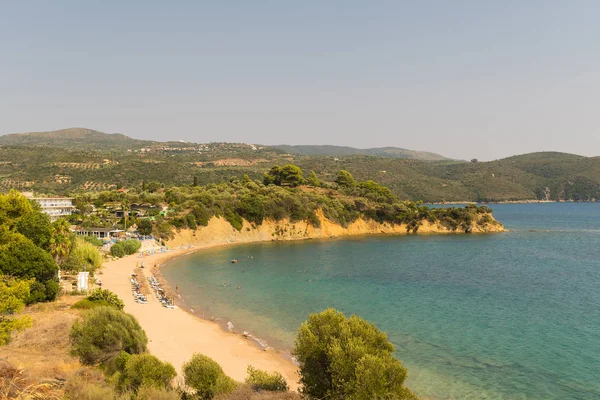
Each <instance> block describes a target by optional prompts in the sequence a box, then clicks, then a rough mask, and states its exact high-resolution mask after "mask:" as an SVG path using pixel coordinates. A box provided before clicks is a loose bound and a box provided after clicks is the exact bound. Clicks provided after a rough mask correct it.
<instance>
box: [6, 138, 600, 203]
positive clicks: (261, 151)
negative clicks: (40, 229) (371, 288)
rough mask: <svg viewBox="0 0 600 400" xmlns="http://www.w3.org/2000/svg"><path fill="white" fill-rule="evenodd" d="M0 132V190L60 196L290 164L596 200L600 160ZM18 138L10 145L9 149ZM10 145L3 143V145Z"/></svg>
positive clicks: (425, 194) (458, 197)
mask: <svg viewBox="0 0 600 400" xmlns="http://www.w3.org/2000/svg"><path fill="white" fill-rule="evenodd" d="M67 131H68V132H67V133H65V131H60V132H61V133H56V132H54V133H44V134H26V135H23V136H12V135H9V136H4V137H0V190H2V191H7V190H9V189H10V188H17V189H20V190H35V191H39V192H46V193H57V194H64V193H70V192H79V191H99V190H108V189H115V188H119V187H130V186H137V185H140V184H141V182H142V181H145V182H147V183H149V182H152V181H156V182H160V183H162V184H164V185H166V186H175V185H184V184H191V183H192V182H193V181H194V178H196V179H197V181H198V183H199V184H208V183H221V182H227V181H229V180H230V179H231V178H233V177H240V176H242V175H244V174H247V175H248V176H249V177H250V178H252V179H261V178H262V175H263V174H264V173H265V172H266V171H268V170H269V169H270V168H271V167H272V166H273V165H275V164H279V165H284V164H288V163H293V164H296V165H298V166H300V167H301V168H302V169H303V170H304V171H305V176H307V175H308V173H309V172H310V171H311V170H314V171H315V172H316V173H317V175H318V177H319V179H320V180H322V181H324V182H333V181H334V180H335V177H336V174H337V172H338V171H340V170H348V171H350V172H351V173H352V174H353V175H354V176H355V177H356V178H357V179H359V180H361V181H366V180H368V179H372V180H375V181H377V182H381V183H382V184H384V185H386V186H387V187H389V188H390V189H391V190H392V191H393V192H394V193H395V194H396V195H397V196H399V197H400V198H401V199H410V200H423V201H426V202H440V201H490V202H492V201H518V200H534V199H538V200H546V199H549V200H574V201H593V200H596V199H600V157H582V156H578V155H573V154H565V153H552V152H545V153H532V154H524V155H519V156H514V157H509V158H505V159H502V160H497V161H491V162H463V161H451V160H450V161H422V160H413V159H402V158H392V157H376V156H367V155H347V156H335V157H334V156H322V155H292V154H286V153H285V152H284V151H282V150H280V149H274V148H272V147H267V146H255V145H248V144H241V143H208V144H194V143H180V142H169V143H161V142H151V141H140V140H136V139H131V138H128V137H126V136H123V135H108V134H102V133H99V132H95V131H89V130H67ZM16 143H18V145H16ZM9 144H10V145H9Z"/></svg>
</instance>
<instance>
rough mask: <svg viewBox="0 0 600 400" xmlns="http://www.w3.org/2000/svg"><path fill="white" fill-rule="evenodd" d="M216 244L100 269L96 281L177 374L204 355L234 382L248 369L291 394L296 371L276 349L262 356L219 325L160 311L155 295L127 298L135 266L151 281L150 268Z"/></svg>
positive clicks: (179, 311) (174, 311)
mask: <svg viewBox="0 0 600 400" xmlns="http://www.w3.org/2000/svg"><path fill="white" fill-rule="evenodd" d="M208 247H214V245H212V246H211V245H206V246H197V247H195V248H194V249H192V250H189V249H186V250H171V251H169V252H167V253H160V254H155V255H151V256H147V257H144V258H143V259H142V258H138V255H132V256H128V257H124V258H121V259H119V260H116V261H111V262H107V263H105V264H104V269H103V273H102V275H100V278H101V280H102V282H103V287H104V288H105V289H109V290H111V291H113V292H115V293H116V294H117V295H118V296H119V297H120V298H121V299H123V302H124V303H125V311H126V312H128V313H130V314H132V315H134V316H135V317H136V318H137V319H138V321H139V322H140V324H141V326H142V327H143V328H144V330H145V331H146V334H147V335H148V349H149V350H150V352H151V353H152V354H154V355H155V356H157V357H158V358H160V359H162V360H164V361H168V362H170V363H171V364H173V366H175V368H176V369H177V370H178V375H179V376H180V377H181V376H182V375H181V367H182V365H183V363H184V362H186V361H188V360H189V359H190V358H191V356H192V354H194V353H202V354H205V355H207V356H209V357H211V358H212V359H214V360H215V361H216V362H218V363H219V364H220V365H221V366H222V367H223V370H224V371H225V373H226V374H227V375H229V376H230V377H232V378H233V379H235V380H236V381H239V382H243V381H244V379H245V378H246V369H247V367H248V365H252V366H254V367H256V368H259V369H262V370H266V371H279V372H280V373H281V374H283V376H284V377H285V378H286V380H287V381H288V384H289V386H290V388H291V389H292V390H296V389H297V388H298V380H299V377H298V374H297V367H296V366H295V365H294V364H293V363H292V362H291V361H290V360H288V359H286V358H285V357H283V355H281V354H279V353H277V352H276V351H274V350H269V351H264V350H261V349H260V348H259V347H258V346H256V345H255V344H254V343H253V342H252V341H251V340H249V339H245V338H243V337H242V336H241V335H239V334H234V333H230V332H226V331H224V330H223V329H222V328H221V327H220V326H219V325H218V324H217V323H215V322H212V321H208V320H203V319H201V318H199V317H197V316H194V315H192V314H190V313H188V312H186V311H184V310H183V309H181V308H179V307H178V308H176V309H168V308H165V307H163V306H162V305H161V304H160V302H159V301H158V300H157V299H156V297H155V296H153V295H150V296H148V304H138V303H136V302H135V300H134V298H133V296H132V294H131V285H130V283H129V276H130V275H131V274H132V273H133V270H134V269H135V267H136V262H138V261H139V262H140V263H141V262H142V261H144V262H145V263H146V265H147V266H148V267H147V268H145V269H144V270H143V271H144V274H145V276H146V277H148V276H152V271H151V270H152V268H151V267H152V266H153V265H154V264H161V263H164V262H165V261H167V260H168V259H170V258H173V257H177V256H181V255H184V254H187V253H189V252H191V251H197V250H200V249H202V248H208Z"/></svg>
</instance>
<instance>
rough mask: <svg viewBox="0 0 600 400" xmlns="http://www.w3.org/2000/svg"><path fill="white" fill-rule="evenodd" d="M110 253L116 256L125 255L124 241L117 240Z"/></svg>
mask: <svg viewBox="0 0 600 400" xmlns="http://www.w3.org/2000/svg"><path fill="white" fill-rule="evenodd" d="M110 254H111V255H112V256H113V257H116V258H121V257H125V246H124V245H123V243H122V242H117V243H115V244H113V245H112V246H111V248H110Z"/></svg>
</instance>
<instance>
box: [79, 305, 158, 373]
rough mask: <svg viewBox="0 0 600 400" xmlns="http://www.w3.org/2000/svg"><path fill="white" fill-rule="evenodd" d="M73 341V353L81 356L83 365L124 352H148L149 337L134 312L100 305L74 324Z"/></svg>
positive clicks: (92, 363)
mask: <svg viewBox="0 0 600 400" xmlns="http://www.w3.org/2000/svg"><path fill="white" fill-rule="evenodd" d="M71 343H72V349H71V354H72V355H73V356H76V357H79V360H80V361H81V363H82V364H85V365H96V364H100V363H104V362H107V361H109V360H110V359H112V358H114V357H115V356H117V355H118V354H120V353H121V351H125V352H127V353H129V354H139V353H142V352H144V351H145V350H146V344H147V343H148V338H147V337H146V333H145V332H144V330H143V329H142V328H141V326H140V324H139V323H138V321H137V320H136V319H135V317H134V316H133V315H130V314H126V313H124V312H123V311H119V310H116V309H114V308H112V307H98V308H94V309H92V310H90V311H88V312H87V313H86V314H85V315H84V316H83V318H82V320H80V321H76V322H75V324H73V327H72V328H71Z"/></svg>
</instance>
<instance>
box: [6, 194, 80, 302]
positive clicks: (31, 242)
mask: <svg viewBox="0 0 600 400" xmlns="http://www.w3.org/2000/svg"><path fill="white" fill-rule="evenodd" d="M72 246H73V243H72V240H71V235H70V232H69V229H68V224H67V223H66V222H65V221H64V220H58V221H56V222H54V223H51V222H50V219H49V218H48V216H47V215H46V214H44V213H42V212H41V209H40V207H39V205H38V204H36V203H33V202H31V201H29V200H28V199H27V198H26V197H25V196H23V195H22V194H21V193H19V192H17V191H15V190H11V191H10V192H9V193H8V194H0V273H1V274H4V275H10V276H12V277H15V278H17V279H26V280H29V279H32V278H33V279H35V281H34V282H32V283H31V285H30V294H29V297H28V298H27V300H26V303H27V304H31V303H35V302H39V301H50V300H54V299H55V298H56V296H57V295H58V292H59V289H60V287H59V284H58V277H57V272H58V266H57V263H58V264H62V263H63V262H64V261H65V259H66V257H68V255H69V254H70V252H71V249H72Z"/></svg>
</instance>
